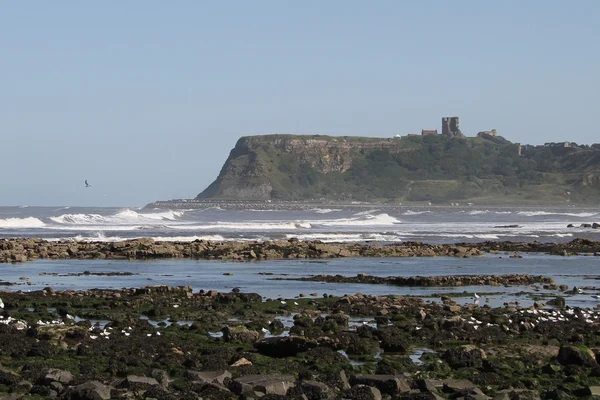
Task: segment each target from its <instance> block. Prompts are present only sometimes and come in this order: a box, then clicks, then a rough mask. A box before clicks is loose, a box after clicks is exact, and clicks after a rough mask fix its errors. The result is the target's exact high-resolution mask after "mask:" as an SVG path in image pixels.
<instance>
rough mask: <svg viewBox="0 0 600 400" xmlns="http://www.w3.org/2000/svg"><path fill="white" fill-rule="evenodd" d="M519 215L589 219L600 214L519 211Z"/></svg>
mask: <svg viewBox="0 0 600 400" xmlns="http://www.w3.org/2000/svg"><path fill="white" fill-rule="evenodd" d="M517 215H522V216H524V217H538V216H546V215H564V216H567V217H580V218H588V217H593V216H596V215H598V213H594V212H581V213H562V212H551V211H519V212H518V213H517Z"/></svg>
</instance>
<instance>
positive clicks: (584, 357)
mask: <svg viewBox="0 0 600 400" xmlns="http://www.w3.org/2000/svg"><path fill="white" fill-rule="evenodd" d="M556 360H557V361H558V362H559V363H560V364H562V365H581V366H585V367H595V366H597V365H598V363H597V362H596V356H595V355H594V352H593V351H592V350H590V349H588V348H587V347H585V346H561V347H560V349H559V351H558V356H557V357H556Z"/></svg>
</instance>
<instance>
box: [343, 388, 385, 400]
mask: <svg viewBox="0 0 600 400" xmlns="http://www.w3.org/2000/svg"><path fill="white" fill-rule="evenodd" d="M342 398H343V399H348V400H381V392H380V391H379V389H377V388H376V387H372V386H366V385H356V386H353V387H352V388H350V389H348V390H346V391H345V392H344V395H343V396H342Z"/></svg>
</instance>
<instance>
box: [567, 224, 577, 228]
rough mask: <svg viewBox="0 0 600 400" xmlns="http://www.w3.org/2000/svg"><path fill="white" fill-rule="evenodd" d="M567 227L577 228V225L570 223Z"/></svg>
mask: <svg viewBox="0 0 600 400" xmlns="http://www.w3.org/2000/svg"><path fill="white" fill-rule="evenodd" d="M567 228H575V225H573V224H569V225H567Z"/></svg>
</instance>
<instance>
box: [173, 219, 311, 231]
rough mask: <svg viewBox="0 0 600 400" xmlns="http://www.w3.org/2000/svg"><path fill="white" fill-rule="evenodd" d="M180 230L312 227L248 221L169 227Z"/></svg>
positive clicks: (305, 223) (291, 223)
mask: <svg viewBox="0 0 600 400" xmlns="http://www.w3.org/2000/svg"><path fill="white" fill-rule="evenodd" d="M171 228H174V229H181V230H213V229H214V230H234V231H240V232H244V231H268V230H274V231H280V230H293V229H310V228H312V225H311V223H310V222H306V221H281V222H279V221H248V222H222V221H217V222H215V223H208V224H205V225H177V226H174V227H171Z"/></svg>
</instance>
